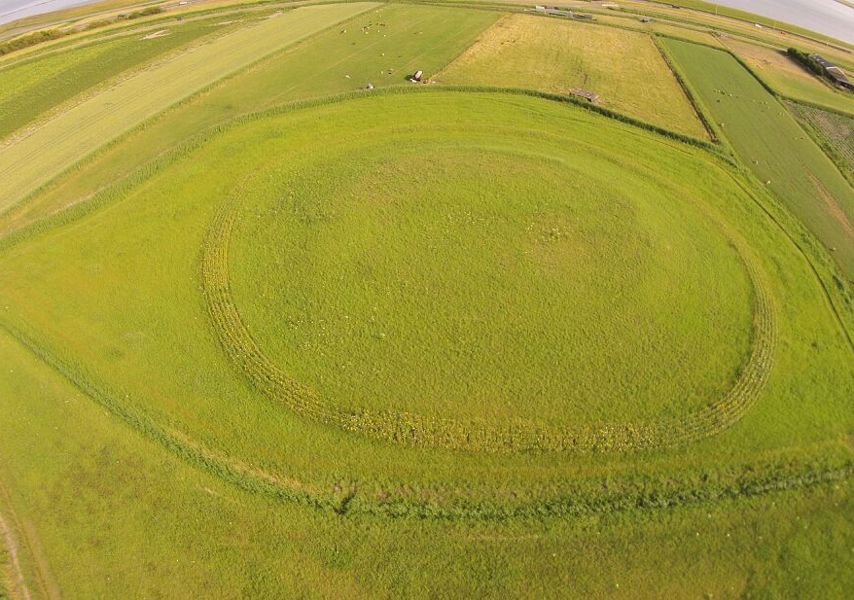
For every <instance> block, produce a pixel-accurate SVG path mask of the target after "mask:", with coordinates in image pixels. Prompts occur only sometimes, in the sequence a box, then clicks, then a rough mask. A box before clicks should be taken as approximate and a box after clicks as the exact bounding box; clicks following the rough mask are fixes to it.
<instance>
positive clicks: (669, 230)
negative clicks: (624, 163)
mask: <svg viewBox="0 0 854 600" xmlns="http://www.w3.org/2000/svg"><path fill="white" fill-rule="evenodd" d="M379 112H380V111H378V114H379ZM387 119H388V117H387V115H383V117H382V118H380V119H378V120H377V121H376V122H371V121H370V120H366V121H365V122H364V123H363V124H362V127H363V128H366V129H368V130H370V131H371V132H372V136H371V138H370V139H363V138H362V136H358V135H357V136H354V137H351V136H350V135H347V134H346V133H345V132H346V131H347V129H348V125H347V123H346V122H336V123H332V124H331V125H332V126H334V127H335V128H336V129H338V130H339V131H340V132H341V133H340V134H339V135H338V138H337V140H336V148H335V150H334V151H332V152H329V153H327V154H326V155H325V156H323V157H316V156H303V152H302V149H301V146H299V145H293V144H292V143H290V142H289V141H285V142H284V143H283V144H281V145H279V146H278V147H276V148H275V149H273V148H269V147H265V148H264V149H261V148H259V149H258V150H257V151H248V152H246V153H245V154H246V155H247V156H245V157H242V158H241V162H242V160H244V159H247V160H253V161H254V164H256V167H255V169H256V171H261V172H263V173H264V175H263V176H262V175H259V176H257V177H254V178H253V179H252V180H251V181H244V182H243V184H242V185H241V187H240V192H239V199H238V198H235V199H234V200H233V202H234V203H237V202H239V203H240V204H241V205H245V206H244V207H243V208H242V209H239V210H240V214H241V216H239V217H237V218H238V219H239V221H238V224H237V231H238V233H237V234H236V235H235V239H233V240H232V241H231V244H230V246H231V249H232V250H231V253H229V254H228V256H229V257H230V258H229V259H228V263H226V261H225V260H223V261H222V265H221V266H220V268H219V269H217V272H216V277H217V280H216V281H215V282H214V284H215V285H230V287H231V288H232V289H233V290H234V295H235V301H236V304H237V311H238V314H237V315H236V318H241V316H240V313H242V314H243V315H244V316H245V322H246V324H247V326H248V328H249V332H250V333H251V336H252V338H253V339H254V340H255V341H257V343H258V344H260V346H261V348H262V349H263V350H265V351H266V352H267V353H268V354H269V357H270V359H271V363H272V365H276V364H278V365H281V366H282V368H284V369H285V371H286V372H287V373H288V374H289V375H290V376H292V377H293V378H294V379H295V380H296V381H297V382H299V383H300V384H304V385H306V386H308V387H309V388H311V389H314V390H316V392H317V393H318V394H319V396H320V397H321V398H324V399H328V402H329V403H331V404H332V405H333V406H340V407H341V408H344V409H348V408H349V409H368V410H377V411H386V410H397V411H408V412H412V413H416V414H419V413H420V414H426V415H429V416H431V417H432V418H434V419H435V418H442V419H461V418H462V419H476V420H479V419H482V417H483V415H489V416H488V417H487V418H486V419H485V420H486V422H487V423H489V424H490V425H492V426H499V424H500V423H511V422H514V420H515V419H521V420H522V421H527V422H542V421H545V422H547V423H552V424H557V425H562V426H564V427H565V426H567V425H568V424H572V425H573V426H574V427H578V426H580V425H591V424H597V423H602V422H608V423H614V422H624V421H632V422H637V421H655V420H658V419H663V418H666V417H679V416H683V415H684V413H685V412H687V411H692V410H696V409H697V408H699V407H701V406H704V405H705V404H707V403H708V402H710V401H712V400H713V399H716V398H717V397H718V396H721V395H723V394H724V393H726V391H727V390H728V388H729V386H730V385H731V382H732V381H734V379H735V376H736V374H737V373H738V372H739V371H740V369H741V365H742V362H743V361H745V360H746V359H745V356H746V354H747V347H748V343H749V340H750V337H751V335H752V334H751V321H752V315H751V312H752V309H751V304H752V302H751V296H752V294H753V291H752V290H751V284H750V283H749V281H748V279H747V276H746V273H745V270H744V269H745V266H744V264H743V262H742V259H741V257H740V256H739V255H738V253H737V252H736V251H735V250H733V248H732V247H731V245H730V241H729V239H728V238H727V236H726V235H725V234H724V233H723V232H722V231H721V230H720V229H719V228H718V226H717V224H716V223H715V222H714V221H711V220H710V219H709V218H708V216H707V215H705V214H703V213H702V212H695V211H696V207H693V206H691V205H684V204H680V203H679V202H678V197H671V196H670V195H669V194H668V192H667V191H666V190H664V189H662V188H661V185H660V184H658V183H656V184H652V185H651V182H650V181H648V180H647V181H645V180H644V179H640V178H637V179H636V178H633V177H630V176H628V175H627V174H626V173H625V170H624V169H622V168H620V167H614V166H613V165H610V164H608V162H607V161H603V160H602V157H601V156H598V155H597V153H596V152H595V151H594V150H593V149H589V150H588V155H587V156H586V157H584V158H582V157H579V156H578V154H577V153H575V152H572V153H570V154H567V153H566V152H565V150H564V149H563V148H564V147H565V146H567V145H568V144H569V140H568V139H566V140H561V139H558V140H556V143H553V142H551V141H549V140H543V139H539V136H538V138H537V139H536V142H535V143H534V144H533V145H529V144H526V143H524V142H522V141H520V140H519V139H518V136H516V135H514V134H513V130H512V129H511V130H510V131H509V132H508V134H507V135H505V134H499V133H497V132H496V133H494V134H492V135H484V134H483V132H482V131H480V130H479V129H477V128H472V127H465V128H462V129H460V128H458V127H454V128H445V127H443V125H442V123H435V124H433V125H432V126H431V128H430V130H429V131H430V135H429V136H426V137H425V136H422V135H421V134H420V133H419V131H420V130H421V129H422V128H423V125H421V124H413V126H410V127H403V126H402V125H395V126H394V128H393V129H392V128H389V129H386V128H383V122H387ZM425 131H426V130H425ZM295 135H296V136H298V137H299V139H302V135H299V132H297V133H296V134H295ZM380 140H381V141H380ZM439 140H441V141H439ZM392 148H394V150H392ZM251 155H254V158H251V157H250V156H251ZM265 157H269V159H268V158H265ZM219 168H220V169H222V170H228V169H232V167H230V166H228V165H226V164H220V166H219ZM242 171H243V168H242V167H240V168H237V169H236V170H235V171H234V173H235V175H234V177H235V178H238V177H239V175H238V174H239V173H240V172H242ZM321 174H322V175H321ZM259 180H260V182H259ZM261 182H263V183H261ZM618 182H619V183H618ZM282 196H284V199H283V197H282ZM663 198H667V199H668V201H666V202H662V199H663ZM259 199H261V200H259ZM229 206H232V205H231V204H230V205H229ZM232 218H233V217H232ZM683 227H684V229H681V228H683ZM680 230H681V231H680ZM228 235H229V234H228V232H227V231H225V232H223V235H222V236H218V237H217V239H216V240H213V241H212V242H211V243H212V244H213V247H214V252H216V253H217V255H219V253H220V252H223V253H225V252H228V249H227V248H220V247H219V246H221V245H229V242H228V240H227V239H223V238H227V237H228ZM343 240H347V242H346V244H345V248H344V249H343V250H342V243H343ZM215 256H216V255H215ZM222 256H225V254H222ZM627 256H631V257H632V260H631V261H630V262H629V261H626V257H627ZM229 265H230V266H231V269H229ZM602 273H607V274H608V275H607V277H606V278H603V277H602ZM665 281H667V282H669V283H668V284H667V285H666V284H665ZM673 282H678V285H675V284H674V283H673ZM721 282H726V287H724V286H721V285H720V284H721ZM592 290H596V292H595V293H591V292H592ZM665 290H666V292H665ZM701 290H702V293H700V291H701ZM662 292H664V293H666V296H667V297H666V298H665V297H663V296H661V295H660V294H661V293H662ZM603 297H606V298H608V307H609V308H608V310H607V311H606V313H602V312H601V309H602V301H603V300H602V299H603ZM666 303H672V304H674V305H678V306H679V307H680V308H679V309H678V311H679V314H678V315H677V314H675V313H673V314H668V316H667V317H666V318H660V319H651V318H649V316H648V315H649V314H653V313H656V312H659V311H660V310H661V307H662V306H663V305H664V304H666ZM710 306H714V307H715V309H714V310H713V311H711V310H710ZM682 311H684V312H682ZM259 324H260V325H259ZM223 326H225V327H228V324H227V322H226V321H224V322H223ZM234 333H235V335H239V333H238V332H234ZM591 338H592V339H597V340H598V342H599V343H597V344H595V345H592V346H591V345H590V344H588V343H587V342H586V340H589V339H591ZM706 344H708V346H705V345H706ZM699 347H705V350H703V351H700V352H698V353H697V354H694V355H693V357H692V356H691V355H692V354H693V351H694V350H696V349H697V348H699ZM243 353H244V354H245V352H243ZM309 357H311V358H310V360H306V359H308V358H309ZM710 357H715V359H714V360H710ZM272 365H271V366H272ZM662 372H665V373H671V374H673V377H661V376H660V373H662ZM469 429H470V430H471V431H470V433H469V435H472V436H474V433H473V429H474V428H473V427H471V428H469Z"/></svg>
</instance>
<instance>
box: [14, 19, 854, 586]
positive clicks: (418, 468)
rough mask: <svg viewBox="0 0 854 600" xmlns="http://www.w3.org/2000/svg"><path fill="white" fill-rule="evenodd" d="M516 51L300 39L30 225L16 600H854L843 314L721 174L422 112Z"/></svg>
mask: <svg viewBox="0 0 854 600" xmlns="http://www.w3.org/2000/svg"><path fill="white" fill-rule="evenodd" d="M268 10H269V8H264V9H262V12H267V11H268ZM301 10H303V9H298V10H296V11H294V12H296V13H299V11H301ZM324 10H330V11H334V10H335V7H329V8H327V9H324ZM661 10H668V11H672V12H677V11H675V10H674V9H661ZM683 12H684V11H683ZM289 14H290V15H293V14H294V13H293V12H292V13H289ZM287 16H288V14H285V15H281V16H279V17H275V18H274V19H273V21H275V19H282V18H285V17H287ZM499 17H500V13H498V12H493V11H492V10H474V9H462V8H452V7H439V6H427V5H421V6H416V5H407V4H394V5H381V6H378V7H377V8H374V9H371V10H368V11H365V12H362V13H359V14H357V15H355V16H353V17H352V18H348V19H345V20H344V21H341V22H336V24H335V25H334V26H332V27H327V28H325V29H323V28H318V29H317V32H316V33H314V34H312V35H309V36H307V37H305V38H303V39H302V40H301V41H298V42H296V43H292V44H286V40H284V39H280V40H266V41H263V43H264V44H267V43H272V42H275V43H277V44H278V43H280V44H282V45H281V46H278V47H279V50H276V51H273V52H271V53H269V54H265V57H264V58H263V59H262V60H260V61H258V62H254V63H252V65H251V66H250V67H248V68H247V67H245V66H244V67H235V68H236V71H235V72H233V73H232V74H231V75H230V76H228V77H226V78H224V79H218V80H217V82H216V84H215V85H213V86H211V87H210V88H209V89H207V90H206V91H205V92H204V93H202V94H195V95H192V96H190V97H188V98H186V99H185V100H184V101H182V102H180V103H179V104H177V105H172V106H171V108H168V109H167V110H165V111H164V112H159V113H157V114H155V112H156V111H155V112H152V115H153V117H152V118H148V119H147V120H146V121H145V122H144V126H142V127H137V128H135V129H133V130H132V131H131V132H130V133H127V134H124V135H120V136H119V137H118V138H116V139H115V140H114V141H113V143H111V144H109V145H107V146H105V147H101V146H99V148H100V149H99V150H98V151H97V152H96V154H95V155H93V156H91V157H89V158H86V159H85V160H82V161H81V162H76V161H77V160H79V159H80V158H82V157H81V156H79V155H78V156H76V157H72V158H70V161H71V163H73V165H74V166H73V168H72V169H71V170H69V171H67V172H66V173H64V174H63V175H62V176H60V177H59V178H57V179H55V180H53V181H52V183H50V184H49V185H48V186H46V187H45V188H43V189H41V190H39V191H37V192H36V193H31V192H32V189H24V188H22V189H19V190H16V191H17V192H18V193H20V194H21V195H22V197H23V196H27V202H23V203H20V204H18V205H16V206H15V208H13V209H12V210H10V211H7V212H5V213H2V216H0V282H2V283H0V519H2V520H3V522H4V523H8V524H10V527H9V528H8V529H9V530H10V531H11V532H12V535H11V536H8V535H3V528H2V527H0V597H3V593H4V592H5V593H7V595H8V594H11V595H12V597H15V598H17V597H19V596H21V597H23V596H26V597H30V596H31V597H33V598H40V597H56V596H60V595H61V596H63V597H70V598H76V597H80V598H91V597H114V596H116V595H117V593H119V594H120V595H121V596H122V597H128V598H136V597H139V598H151V597H158V596H165V597H193V598H195V597H253V598H255V597H257V598H265V597H270V598H274V597H275V598H278V597H282V596H283V595H285V596H289V597H290V596H295V597H348V598H349V597H354V598H359V597H377V596H379V597H413V598H418V597H459V596H472V597H537V598H547V597H560V598H565V597H583V598H613V597H631V598H634V597H680V598H681V597H695V596H699V597H702V596H707V597H718V598H720V597H755V596H762V595H766V596H770V597H789V596H795V597H822V598H844V597H846V596H845V594H846V592H847V590H848V589H850V588H851V586H852V585H854V581H852V573H854V569H852V568H851V559H850V540H851V539H852V530H851V527H852V526H851V520H850V518H848V514H849V513H850V509H851V506H850V505H851V495H850V478H851V475H852V473H854V449H852V445H851V431H852V428H854V420H852V411H851V398H852V397H854V371H852V362H851V357H852V347H851V342H850V338H847V337H846V334H845V330H844V329H843V328H842V326H841V323H843V322H844V319H845V318H847V317H848V316H849V315H847V314H837V313H835V312H834V310H833V309H834V308H837V307H840V306H843V302H844V301H841V300H840V298H841V296H842V295H843V294H844V284H843V282H841V281H839V280H837V284H839V286H840V287H835V285H834V284H833V279H832V278H831V277H827V278H823V279H819V277H817V275H821V276H822V277H824V276H825V275H826V274H827V270H826V269H825V266H824V265H825V263H822V260H823V259H822V257H823V256H824V254H822V253H821V249H820V248H819V247H818V242H815V243H813V241H812V240H813V238H812V236H808V235H804V234H803V233H802V232H804V229H803V228H802V227H801V226H800V225H799V224H798V223H797V221H796V220H795V219H794V218H793V217H792V216H791V215H790V214H788V213H787V212H786V211H785V210H783V209H782V208H781V207H780V205H779V202H777V201H776V200H775V199H774V197H773V195H772V194H771V191H770V190H768V189H766V188H767V186H765V185H761V184H759V183H757V182H756V181H755V180H754V179H753V178H752V177H749V176H748V175H747V173H746V171H745V170H744V169H742V167H740V166H735V165H734V163H735V160H734V159H733V158H732V157H731V156H728V155H726V153H725V152H724V151H716V150H715V149H714V148H713V147H712V146H711V144H706V145H703V144H701V143H699V142H697V141H696V140H695V141H694V142H693V143H691V144H688V143H685V142H684V141H680V140H683V139H684V138H678V139H677V137H676V136H672V135H665V134H659V133H654V132H652V131H650V130H648V129H643V128H640V127H637V126H636V125H632V124H631V123H627V122H620V120H619V118H620V117H619V115H616V116H617V117H618V118H609V117H607V116H605V115H602V114H596V113H595V112H593V111H590V110H584V109H583V108H582V107H580V106H577V105H574V104H571V103H569V102H567V101H565V98H563V97H561V96H559V95H538V94H537V93H535V92H530V91H528V92H526V91H520V90H504V91H499V90H495V89H492V88H486V87H469V88H465V89H448V88H442V86H440V85H433V86H416V85H413V84H409V83H407V82H406V81H405V79H404V78H405V76H406V75H408V74H410V73H411V72H413V71H415V70H416V69H422V70H424V72H425V75H426V77H427V78H430V77H431V76H433V75H434V74H436V73H437V72H440V71H441V69H442V68H443V67H445V66H446V65H447V64H449V63H451V62H452V61H453V59H454V58H455V57H458V56H460V55H461V54H464V53H466V49H467V48H469V47H471V45H472V43H473V42H474V41H475V39H476V38H477V37H478V35H479V34H481V32H483V31H484V30H487V29H488V28H489V26H490V25H491V24H493V23H494V22H495V21H496V19H498V18H499ZM212 18H213V19H216V18H217V17H216V13H215V14H214V15H213V16H212ZM224 20H227V19H224ZM532 20H536V19H532ZM539 21H550V22H553V23H557V21H554V20H547V19H539ZM217 22H218V21H217ZM271 22H272V21H268V22H266V23H271ZM670 26H672V27H676V25H673V24H671V25H670ZM237 27H239V28H240V29H238V31H244V32H247V31H252V30H251V29H247V28H245V27H244V25H237ZM578 27H579V29H582V27H581V24H579V25H578ZM587 27H591V28H592V26H590V25H587ZM597 28H598V27H597ZM254 31H257V29H256V30H254ZM614 32H616V33H615V35H617V34H619V35H622V34H623V33H629V37H630V40H629V41H627V42H626V43H629V42H631V43H634V42H636V41H637V39H636V38H635V37H634V36H635V34H631V33H630V32H624V31H620V30H614ZM486 35H491V34H486ZM619 35H617V37H615V38H614V39H616V40H619ZM640 37H641V38H642V39H644V40H646V41H645V42H644V43H650V44H651V42H650V41H649V39H648V38H646V37H644V36H640ZM154 39H155V40H156V39H157V38H154ZM243 39H246V38H245V37H244V38H243ZM632 40H634V41H632ZM253 41H254V40H253ZM104 43H109V42H106V41H105V42H104ZM258 43H259V44H261V43H262V42H260V41H259V42H258ZM477 47H478V45H475V46H474V48H477ZM68 50H69V51H70V52H71V53H73V52H76V51H78V49H72V48H71V47H69V48H68ZM82 51H84V52H89V50H86V49H85V48H84V49H82ZM464 55H465V54H464ZM599 55H600V58H602V59H603V60H604V58H607V56H608V55H607V52H604V51H603V52H600V53H599ZM217 58H219V57H217ZM226 58H227V57H226ZM660 59H661V57H660V56H659V55H656V60H660ZM32 64H37V63H36V62H34V63H32ZM168 64H174V63H171V62H167V63H164V65H168ZM218 64H220V65H221V64H222V61H221V60H220V62H219V63H218ZM665 70H666V69H665ZM0 73H2V71H0ZM695 73H696V72H695ZM622 76H623V74H621V73H620V72H618V71H612V72H608V73H606V72H603V73H602V77H603V78H604V80H606V81H611V82H615V81H618V80H619V81H622V79H621V77H622ZM46 78H49V75H48V74H47V71H45V72H39V73H37V74H35V75H33V79H32V82H31V83H34V82H41V83H39V85H42V84H44V85H46ZM543 78H544V80H547V79H548V78H549V77H548V76H547V75H544V76H543ZM368 82H372V83H373V84H374V85H375V86H376V87H377V88H380V89H375V90H373V91H371V92H368V91H367V90H365V89H364V88H365V86H366V85H367V83H368ZM472 83H473V84H477V85H483V83H484V82H482V81H477V80H473V81H472ZM533 83H536V82H533ZM691 83H693V81H692V82H691ZM518 85H524V86H527V87H532V86H531V85H529V84H528V83H524V82H523V83H520V84H518ZM395 86H398V87H397V88H396V89H393V88H395ZM400 86H403V87H400ZM533 87H536V86H533ZM691 87H692V88H693V89H694V91H695V92H696V91H697V90H696V87H697V86H695V85H692V86H691ZM101 91H102V90H100V89H99V87H98V86H97V85H96V86H95V87H94V88H90V90H89V92H84V95H86V94H92V95H93V96H94V94H95V93H96V92H101ZM558 91H559V90H558ZM107 93H109V92H107ZM331 94H338V95H337V96H333V97H330V95H331ZM107 98H109V96H107ZM293 101H298V102H297V103H296V104H291V105H288V103H291V102H293ZM781 108H782V107H781ZM122 110H123V109H122V107H116V112H117V114H116V117H117V118H119V117H121V116H123V115H124V116H125V117H127V118H129V117H130V116H132V114H133V110H131V111H129V113H127V114H124V113H122ZM158 110H160V109H158ZM256 111H266V112H264V113H263V114H250V113H254V112H256ZM609 114H612V115H613V113H609ZM665 125H666V124H665ZM724 132H725V133H728V125H727V124H726V123H725V125H724ZM665 133H666V132H665ZM0 152H2V151H0ZM69 156H70V155H69ZM0 160H2V159H1V158H0ZM793 164H794V163H793ZM33 185H35V184H33ZM10 232H11V234H9V233H10ZM827 260H828V261H829V259H827ZM834 272H835V271H834ZM828 283H830V285H829V287H824V285H827V284H828ZM823 284H824V285H823ZM829 299H830V300H832V303H830V302H828V300H829ZM13 554H14V555H15V556H16V557H18V558H19V561H18V563H19V564H18V565H17V567H16V566H14V565H13V564H12V563H13V561H11V560H10V557H11V556H13ZM19 575H22V576H23V579H22V580H21V579H20V578H19ZM21 581H23V584H24V585H25V586H26V589H24V587H22V585H21V584H20V582H21ZM117 591H118V592H117Z"/></svg>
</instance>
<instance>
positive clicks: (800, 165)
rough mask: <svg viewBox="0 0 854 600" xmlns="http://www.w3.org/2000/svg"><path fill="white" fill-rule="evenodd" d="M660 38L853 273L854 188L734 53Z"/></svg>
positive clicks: (729, 129)
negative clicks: (735, 57)
mask: <svg viewBox="0 0 854 600" xmlns="http://www.w3.org/2000/svg"><path fill="white" fill-rule="evenodd" d="M663 43H664V44H665V45H666V47H667V48H668V49H669V50H670V52H671V53H672V55H673V56H674V58H675V60H676V61H677V63H678V64H679V66H680V67H681V69H682V70H683V71H684V73H685V74H686V75H687V77H688V79H689V81H690V83H691V84H692V85H693V86H694V88H695V89H696V90H697V92H698V94H699V95H700V99H701V101H702V102H703V104H704V106H705V108H706V109H707V110H708V112H709V113H710V114H711V116H712V118H713V119H714V121H715V122H716V124H717V125H718V126H719V127H720V129H721V130H722V131H723V134H724V135H725V136H726V138H727V139H728V140H729V141H730V142H731V143H732V145H733V147H734V148H735V150H736V152H737V153H738V154H739V156H740V157H741V159H742V160H743V161H744V162H745V163H746V164H747V166H748V167H749V168H750V169H751V170H752V171H753V172H754V173H755V174H756V175H757V177H758V178H759V179H760V180H761V181H762V182H763V183H765V184H766V185H767V187H768V188H769V189H770V190H772V191H773V192H774V194H775V195H776V196H777V197H778V198H780V200H781V201H782V202H783V203H784V204H785V206H786V207H787V208H788V209H789V210H791V211H792V212H793V213H794V214H795V215H796V216H797V217H798V218H799V219H801V220H802V221H803V222H804V223H805V224H806V225H807V227H808V228H809V229H810V230H811V231H812V232H813V234H815V236H816V237H817V238H818V239H819V240H821V241H822V242H823V243H824V244H825V245H826V246H827V247H828V248H829V249H830V250H831V252H832V253H833V256H834V258H835V259H836V260H837V262H838V263H839V265H840V267H841V268H842V270H843V272H844V273H845V274H846V275H847V276H848V278H849V279H850V278H852V277H854V226H852V223H854V188H852V187H851V186H850V185H849V184H848V182H847V181H846V180H845V178H844V177H843V176H842V174H841V173H840V172H839V170H838V169H837V168H836V167H835V165H834V164H833V163H832V162H831V161H830V159H829V158H828V157H827V156H825V155H824V154H823V153H822V151H821V150H820V149H819V147H818V146H816V144H815V143H814V142H813V141H812V140H811V139H810V137H809V136H808V135H807V133H806V132H805V131H804V130H803V129H801V128H800V126H799V125H798V124H797V122H796V121H795V120H794V119H793V117H792V116H791V115H789V114H788V112H787V111H786V109H785V107H784V106H783V105H782V104H781V103H780V102H779V101H777V99H776V98H774V96H772V95H771V94H770V93H769V92H768V91H767V90H766V89H765V88H763V87H762V85H761V84H760V83H759V82H758V81H757V80H756V79H755V78H754V77H753V76H752V75H751V74H750V73H749V72H748V71H747V70H746V69H745V68H744V67H742V66H741V65H740V64H739V63H738V61H736V60H735V59H734V58H733V57H732V56H730V55H729V54H727V53H725V52H722V51H719V50H715V49H713V48H708V47H705V46H699V45H697V44H691V43H689V42H682V41H677V40H665V41H664V42H663Z"/></svg>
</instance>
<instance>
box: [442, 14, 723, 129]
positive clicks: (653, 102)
mask: <svg viewBox="0 0 854 600" xmlns="http://www.w3.org/2000/svg"><path fill="white" fill-rule="evenodd" d="M435 80H436V81H438V82H440V83H446V84H454V85H459V84H488V85H494V86H499V87H522V88H530V89H535V90H542V91H546V92H558V93H562V94H565V93H568V92H569V91H570V90H571V89H573V88H583V89H587V90H590V91H593V92H595V93H597V94H599V95H600V96H601V104H602V105H603V106H607V107H610V108H613V109H614V110H617V111H621V112H624V113H626V114H629V115H632V116H634V117H637V118H639V119H642V120H645V121H648V122H650V123H653V124H655V125H660V126H662V127H668V128H670V129H673V130H676V131H679V132H681V133H686V134H688V135H693V136H695V137H705V136H706V132H705V130H704V129H703V126H702V123H701V122H700V120H699V119H698V118H697V116H696V114H695V113H694V110H693V109H692V107H691V104H690V102H689V101H688V98H687V97H686V96H685V94H684V93H683V92H682V90H681V89H680V87H679V84H678V82H677V81H676V79H675V78H674V77H673V74H672V73H671V72H670V70H669V69H668V68H667V65H666V64H665V62H664V60H663V59H662V58H661V56H660V54H659V52H658V49H657V48H656V47H655V44H654V43H653V41H652V38H650V37H649V36H648V35H644V34H641V33H633V32H628V31H621V30H617V29H611V28H608V27H600V26H598V25H589V24H579V23H573V22H572V21H568V20H565V19H551V18H543V17H537V16H529V15H513V16H509V17H505V18H504V19H502V20H501V21H499V22H498V23H496V24H495V26H493V27H492V28H491V29H489V30H488V31H486V32H484V34H483V35H481V36H480V38H479V39H478V42H477V43H476V44H474V45H473V46H472V47H471V48H470V49H469V50H467V51H466V52H465V53H464V54H463V55H461V56H460V57H459V58H458V59H457V60H455V61H454V62H453V63H451V64H450V65H449V66H448V67H447V68H446V69H444V70H443V71H442V72H441V73H439V74H438V75H437V76H436V77H435Z"/></svg>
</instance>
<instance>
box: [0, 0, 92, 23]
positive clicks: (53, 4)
mask: <svg viewBox="0 0 854 600" xmlns="http://www.w3.org/2000/svg"><path fill="white" fill-rule="evenodd" d="M96 1H97V0H0V25H2V24H3V23H9V22H10V21H15V20H16V19H23V18H24V17H29V16H32V15H38V14H41V13H46V12H51V11H54V10H62V9H63V8H69V7H71V6H80V5H81V4H91V3H92V2H96Z"/></svg>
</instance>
